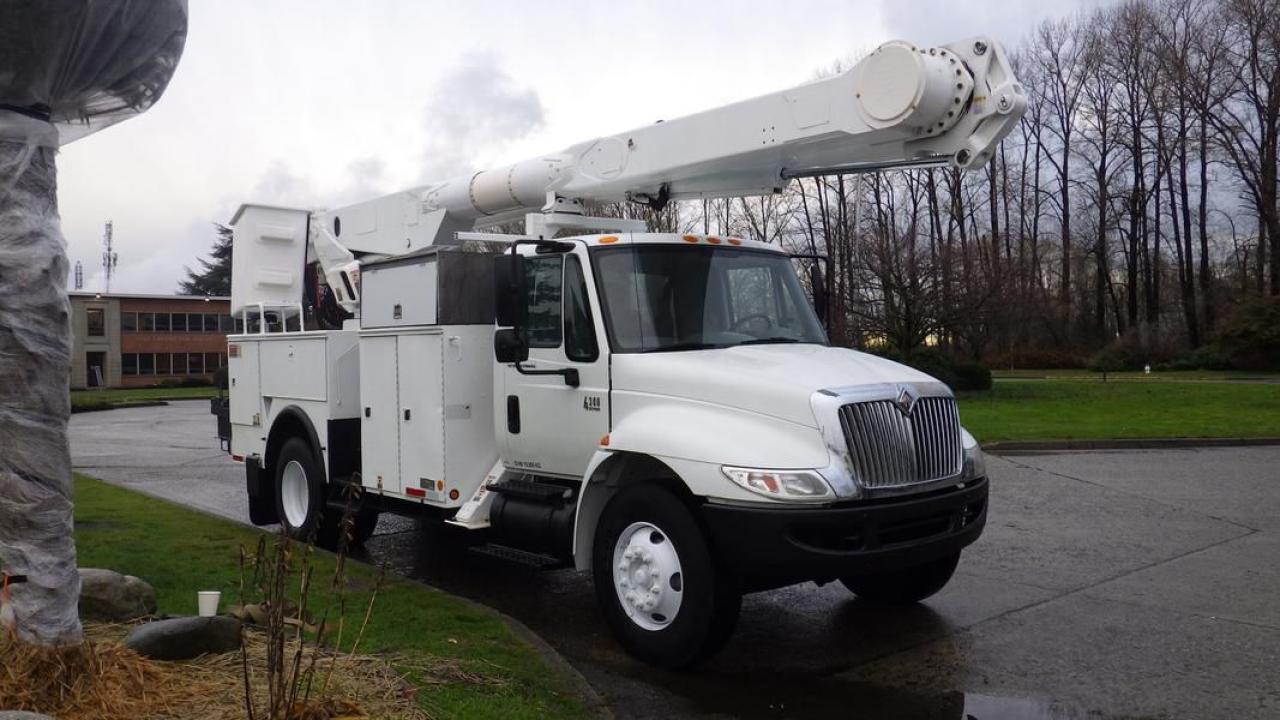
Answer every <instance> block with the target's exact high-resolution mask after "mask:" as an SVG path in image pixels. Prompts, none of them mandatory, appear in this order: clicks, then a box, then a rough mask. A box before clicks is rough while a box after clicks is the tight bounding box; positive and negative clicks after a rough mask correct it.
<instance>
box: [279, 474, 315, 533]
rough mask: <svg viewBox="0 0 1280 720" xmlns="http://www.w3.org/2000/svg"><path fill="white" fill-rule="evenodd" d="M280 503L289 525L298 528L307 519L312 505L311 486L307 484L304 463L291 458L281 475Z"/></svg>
mask: <svg viewBox="0 0 1280 720" xmlns="http://www.w3.org/2000/svg"><path fill="white" fill-rule="evenodd" d="M280 505H281V506H282V507H283V508H284V519H285V522H286V523H288V524H289V527H291V528H293V529H295V530H296V529H298V528H300V527H302V525H303V524H304V523H305V522H306V521H307V511H308V510H309V509H310V506H311V488H310V487H309V486H308V485H307V471H306V470H304V469H303V468H302V463H300V462H298V461H297V460H290V461H289V464H288V465H285V466H284V473H283V474H282V475H281V476H280Z"/></svg>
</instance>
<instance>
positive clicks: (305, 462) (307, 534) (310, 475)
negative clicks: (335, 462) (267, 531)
mask: <svg viewBox="0 0 1280 720" xmlns="http://www.w3.org/2000/svg"><path fill="white" fill-rule="evenodd" d="M295 464H296V467H297V468H298V469H300V470H301V471H302V473H303V474H304V476H305V482H306V487H307V492H306V493H305V494H300V495H297V496H296V497H297V499H298V500H299V501H301V500H302V499H305V500H306V507H305V508H297V507H289V505H290V503H291V501H290V500H288V499H287V495H288V496H293V495H292V493H287V490H286V488H285V483H286V481H285V475H286V473H289V472H292V471H293V467H294V466H295ZM275 465H276V468H275V469H276V478H275V491H276V492H275V495H276V498H275V499H276V516H277V517H278V518H279V519H280V525H281V527H283V528H284V531H285V532H286V533H288V534H289V536H290V537H292V538H293V539H295V540H301V541H303V542H313V541H318V539H319V536H320V535H321V534H323V531H324V530H325V528H324V507H325V494H326V490H325V480H324V470H323V469H322V468H321V467H320V463H319V462H317V461H316V456H315V453H313V452H312V451H311V446H310V445H308V444H307V442H306V441H305V440H303V439H302V438H296V437H295V438H289V439H288V440H286V441H285V442H284V445H283V446H281V448H280V454H279V455H277V456H276V462H275ZM299 504H301V503H299ZM290 511H292V512H290ZM291 515H293V516H295V519H293V520H291V519H290V517H291Z"/></svg>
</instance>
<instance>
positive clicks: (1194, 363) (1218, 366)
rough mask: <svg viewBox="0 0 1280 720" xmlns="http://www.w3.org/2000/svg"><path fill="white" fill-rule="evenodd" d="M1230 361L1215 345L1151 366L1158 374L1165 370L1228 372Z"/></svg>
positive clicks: (1230, 365)
mask: <svg viewBox="0 0 1280 720" xmlns="http://www.w3.org/2000/svg"><path fill="white" fill-rule="evenodd" d="M1231 367H1232V363H1231V359H1230V358H1229V357H1227V356H1226V355H1224V354H1223V352H1222V349H1221V348H1219V347H1218V346H1217V345H1214V344H1211V345H1204V346H1201V347H1198V348H1196V349H1195V350H1192V351H1191V352H1189V353H1187V354H1186V355H1181V356H1179V357H1176V358H1174V359H1172V360H1170V361H1169V362H1166V363H1159V364H1157V365H1153V366H1152V369H1153V370H1156V371H1158V372H1164V371H1167V370H1230V369H1231Z"/></svg>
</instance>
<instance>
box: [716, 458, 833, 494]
mask: <svg viewBox="0 0 1280 720" xmlns="http://www.w3.org/2000/svg"><path fill="white" fill-rule="evenodd" d="M721 470H722V471H723V472H724V474H725V477H727V478H729V479H730V480H732V481H734V482H735V483H737V484H738V485H741V486H742V487H744V488H746V489H747V490H750V491H751V492H753V493H756V494H758V495H764V496H766V497H771V498H775V499H779V500H807V501H810V502H813V501H822V500H829V499H831V498H833V497H835V493H834V492H832V491H831V486H830V485H828V484H827V481H826V480H823V479H822V476H821V475H819V474H818V473H816V472H814V471H813V470H761V469H758V468H740V467H728V466H726V467H723V468H721Z"/></svg>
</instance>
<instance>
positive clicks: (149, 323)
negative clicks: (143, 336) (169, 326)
mask: <svg viewBox="0 0 1280 720" xmlns="http://www.w3.org/2000/svg"><path fill="white" fill-rule="evenodd" d="M138 329H139V330H141V331H142V332H155V330H156V314H155V313H138Z"/></svg>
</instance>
